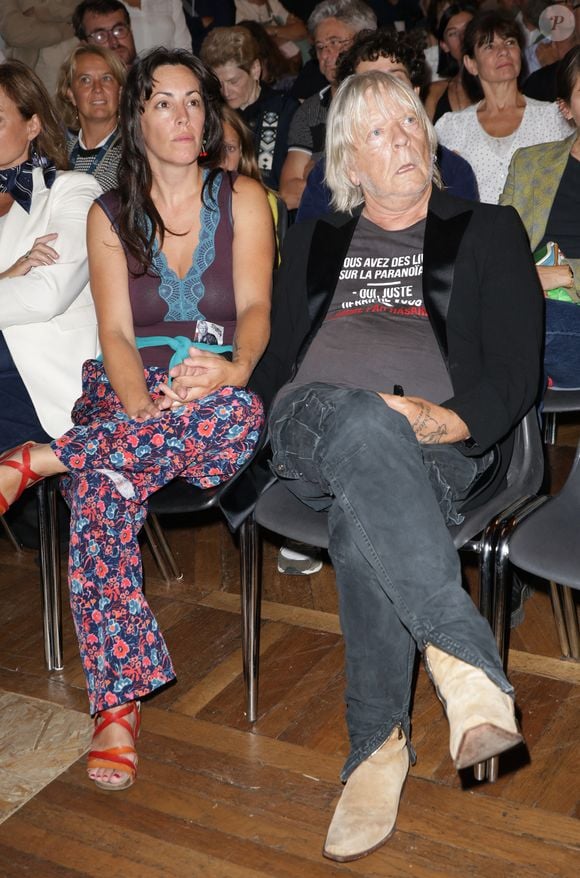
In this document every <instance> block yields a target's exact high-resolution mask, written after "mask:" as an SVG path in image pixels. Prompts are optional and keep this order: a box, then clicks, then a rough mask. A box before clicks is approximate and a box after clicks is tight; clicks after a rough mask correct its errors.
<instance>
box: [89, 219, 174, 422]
mask: <svg viewBox="0 0 580 878" xmlns="http://www.w3.org/2000/svg"><path fill="white" fill-rule="evenodd" d="M87 248H88V253H89V273H90V282H91V291H92V294H93V299H94V302H95V310H96V312H97V322H98V325H99V339H100V342H101V347H102V350H103V363H104V366H105V369H106V372H107V375H108V378H109V381H110V382H111V385H112V387H113V388H114V390H115V392H116V393H117V396H118V397H119V399H120V400H121V404H122V406H123V408H124V409H125V412H126V413H127V414H128V415H129V417H130V418H134V419H135V420H144V419H147V418H153V417H157V416H159V413H160V412H159V406H158V405H157V404H156V403H154V402H153V400H152V398H151V396H150V394H149V391H148V390H147V385H146V384H145V377H144V374H143V363H142V361H141V357H140V355H139V351H138V350H137V346H136V344H135V331H134V328H133V314H132V312H131V303H130V300H129V272H128V269H127V261H126V258H125V253H124V251H123V248H122V246H121V242H120V240H119V237H118V235H117V234H116V232H115V231H114V229H113V228H112V227H111V221H110V220H109V218H108V217H107V215H106V214H105V213H104V211H103V210H102V208H101V207H100V206H99V205H98V204H94V205H93V206H92V207H91V209H90V211H89V216H88V223H87Z"/></svg>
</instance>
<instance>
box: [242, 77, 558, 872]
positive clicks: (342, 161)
mask: <svg viewBox="0 0 580 878" xmlns="http://www.w3.org/2000/svg"><path fill="white" fill-rule="evenodd" d="M435 147H436V140H435V135H434V131H433V128H432V126H431V124H430V122H429V120H428V118H427V116H426V114H425V111H424V110H423V107H422V106H421V103H420V101H419V100H418V98H417V96H416V95H415V94H414V93H413V92H412V90H411V89H409V88H408V87H407V86H406V85H405V84H404V83H403V82H401V81H400V80H398V79H397V78H396V77H394V76H391V75H389V74H386V73H382V72H378V71H372V72H368V73H361V74H359V75H357V76H352V77H350V78H348V79H347V80H345V81H344V82H343V83H342V85H341V86H340V87H339V89H338V91H337V93H336V95H335V97H334V99H333V103H332V106H331V108H330V113H329V117H328V125H327V141H326V153H327V181H328V183H329V186H330V189H331V190H332V193H333V200H334V206H335V208H337V209H338V210H339V211H341V213H337V214H335V215H332V216H330V217H325V218H324V219H322V220H318V221H312V222H307V223H304V224H299V225H296V226H294V227H293V228H292V229H290V231H289V233H288V235H287V238H286V243H285V249H284V254H283V259H282V267H281V270H280V276H279V283H278V289H277V291H276V295H275V296H274V313H273V320H272V336H271V341H270V345H269V347H268V349H267V351H266V353H265V355H264V357H263V359H262V361H261V363H260V364H259V366H258V369H257V370H256V372H255V373H254V375H253V377H252V387H253V389H255V390H256V391H257V392H259V393H260V394H261V396H262V398H263V399H264V400H265V402H266V404H268V403H269V402H270V400H271V399H272V397H273V396H274V395H275V400H274V403H273V406H272V410H271V413H270V421H269V423H270V438H271V444H272V451H273V459H272V469H273V471H274V472H275V473H276V475H277V476H278V477H279V478H280V480H281V481H282V482H283V483H284V484H285V485H286V487H287V488H288V489H289V490H291V491H292V492H293V493H294V494H296V495H297V496H298V497H299V498H300V499H301V500H302V501H303V502H304V503H306V504H307V505H309V506H312V507H314V508H317V509H327V510H328V522H329V539H330V542H329V553H330V557H331V560H332V563H333V565H334V568H335V572H336V582H337V589H338V596H339V612H340V621H341V627H342V631H343V634H344V640H345V650H346V678H347V690H346V705H347V709H346V718H347V725H348V731H349V737H350V745H351V749H350V754H349V756H348V759H347V761H346V764H345V766H344V769H343V773H342V780H343V781H344V782H345V783H346V785H345V787H344V790H343V793H342V796H341V798H340V801H339V803H338V805H337V808H336V811H335V814H334V817H333V819H332V822H331V825H330V828H329V831H328V835H327V838H326V842H325V845H324V854H325V856H327V857H329V858H330V859H334V860H338V861H349V860H354V859H357V858H358V857H361V856H364V855H365V854H368V853H370V852H371V851H373V850H375V849H376V848H377V847H379V846H380V845H381V844H383V843H384V842H385V841H386V839H387V838H388V837H389V835H390V834H391V833H392V832H393V830H394V826H395V819H396V815H397V809H398V804H399V797H400V795H401V790H402V787H403V783H404V780H405V778H406V776H407V772H408V767H409V761H410V760H411V761H413V760H414V758H415V756H414V751H413V748H412V746H411V743H410V717H409V710H410V703H411V690H412V679H413V667H414V662H415V657H416V654H417V650H419V651H420V652H421V653H423V656H424V659H425V664H426V667H427V670H428V672H429V674H430V676H431V678H432V680H433V682H434V684H435V687H436V690H437V693H438V695H439V697H440V698H441V700H442V702H443V704H444V706H445V710H446V713H447V717H448V720H449V725H450V753H451V757H452V759H453V761H454V763H455V765H456V767H457V768H465V767H467V766H470V765H473V764H475V763H477V762H480V761H483V760H485V759H487V758H489V757H491V756H493V755H496V754H497V753H500V752H502V751H504V750H506V749H509V748H511V747H513V746H515V745H516V744H518V743H520V742H521V740H522V737H521V734H520V732H519V730H518V727H517V725H516V721H515V717H514V700H513V699H514V693H513V689H512V687H511V685H510V683H509V682H508V680H507V679H506V677H505V675H504V672H503V668H502V664H501V661H500V658H499V655H498V653H497V649H496V646H495V641H494V638H493V635H492V633H491V630H490V628H489V626H488V624H487V622H486V621H485V620H484V619H483V618H482V616H481V615H480V614H479V612H478V610H477V609H476V607H475V605H474V604H473V602H472V600H471V598H470V597H469V595H468V594H467V593H466V592H465V591H464V590H463V588H462V586H461V571H460V564H459V559H458V555H457V552H456V550H455V548H454V546H453V542H452V540H451V537H450V535H449V532H448V529H447V527H446V525H447V524H451V523H458V522H460V521H461V519H462V510H465V509H468V508H470V506H477V505H479V504H480V503H482V502H483V501H484V500H485V499H486V498H487V497H489V496H492V495H493V494H494V493H495V492H496V491H497V490H498V488H499V486H501V485H502V483H503V482H504V479H505V473H506V468H507V466H508V463H509V459H510V455H511V450H512V445H513V430H514V427H515V426H516V424H517V423H518V421H520V419H521V418H522V417H523V416H524V415H525V413H526V412H527V410H528V409H529V408H530V407H531V406H532V405H533V404H534V401H535V399H536V396H537V393H538V390H539V382H540V362H541V359H540V352H541V344H542V294H541V290H540V288H539V284H538V280H537V275H536V272H535V268H534V265H533V262H532V259H531V257H530V252H529V246H528V243H527V239H526V235H525V232H524V229H523V227H522V224H521V222H520V220H519V218H518V216H517V214H516V212H515V211H514V210H506V209H505V208H501V207H497V206H494V205H488V204H477V203H474V202H468V201H464V200H462V199H458V198H455V197H453V196H451V195H448V194H447V193H445V192H444V191H441V189H440V188H439V185H438V180H437V174H436V172H435V171H434V165H433V153H434V152H435ZM280 387H281V389H279V388H280Z"/></svg>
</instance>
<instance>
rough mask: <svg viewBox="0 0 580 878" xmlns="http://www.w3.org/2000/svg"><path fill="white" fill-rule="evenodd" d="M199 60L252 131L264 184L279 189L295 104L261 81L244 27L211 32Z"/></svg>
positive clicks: (254, 49)
mask: <svg viewBox="0 0 580 878" xmlns="http://www.w3.org/2000/svg"><path fill="white" fill-rule="evenodd" d="M201 58H202V60H203V62H204V63H205V64H207V65H208V67H210V68H211V69H212V70H213V72H214V73H215V75H216V76H217V78H218V79H219V81H220V86H221V90H222V95H223V97H224V99H225V100H226V102H227V104H228V106H230V107H231V108H232V110H238V111H239V113H240V115H241V117H242V119H243V120H244V122H245V123H246V125H247V126H248V127H249V128H250V129H251V130H252V132H253V134H254V147H255V150H256V157H257V159H258V167H259V169H260V173H261V174H262V179H263V181H264V183H265V185H266V186H269V187H270V189H278V186H279V185H280V172H281V170H282V165H283V163H284V158H285V156H286V150H287V143H288V129H289V127H290V120H291V119H292V116H293V115H294V111H295V110H296V107H297V106H298V103H297V101H295V100H294V99H293V98H291V97H289V96H288V95H286V94H284V93H283V92H277V91H274V90H273V89H271V88H270V87H269V86H268V85H266V84H265V83H264V82H262V80H261V73H262V65H261V64H260V58H259V49H258V45H257V43H256V41H255V40H254V38H253V36H252V35H251V33H250V32H249V31H248V30H246V28H245V27H239V26H236V27H217V28H215V30H212V31H211V32H210V33H209V34H208V36H207V37H206V39H205V40H204V43H203V46H202V47H201Z"/></svg>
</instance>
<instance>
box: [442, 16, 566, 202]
mask: <svg viewBox="0 0 580 878" xmlns="http://www.w3.org/2000/svg"><path fill="white" fill-rule="evenodd" d="M522 47H523V36H522V31H521V28H520V26H519V24H518V23H517V22H516V21H514V20H513V19H511V18H509V17H507V16H505V15H504V14H503V13H499V12H483V13H479V14H478V15H476V17H475V18H473V19H472V20H471V21H470V22H469V24H468V25H467V27H466V29H465V34H464V38H463V52H464V61H463V63H464V71H463V77H464V83H465V87H466V90H467V91H468V93H472V94H473V96H474V98H475V99H476V100H477V101H478V102H477V103H476V104H474V105H473V106H471V107H467V109H465V110H461V111H460V112H459V113H446V114H445V115H444V116H442V117H441V118H440V119H439V121H438V122H437V124H436V125H435V130H436V132H437V136H438V138H439V142H440V143H442V144H443V145H444V146H447V147H448V148H449V149H452V150H454V152H457V153H459V155H461V156H463V158H465V159H467V160H468V161H469V163H470V165H471V167H472V168H473V170H474V171H475V176H476V177H477V184H478V186H479V195H480V198H481V200H482V201H487V202H489V203H491V204H496V203H497V201H498V199H499V196H500V194H501V191H502V189H503V187H504V183H505V180H506V177H507V172H508V168H509V163H510V161H511V157H512V156H513V154H514V152H515V151H516V149H520V148H521V147H522V146H532V145H533V144H535V143H545V142H547V141H549V140H562V139H564V138H565V137H567V136H569V134H570V132H571V128H570V125H569V124H568V123H567V122H566V120H565V119H564V118H563V117H562V115H561V114H560V111H559V110H558V107H557V105H556V104H545V103H540V102H539V101H535V100H533V99H532V98H526V97H524V95H523V94H522V93H521V91H520V88H519V81H520V77H521V73H522Z"/></svg>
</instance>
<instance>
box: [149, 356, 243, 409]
mask: <svg viewBox="0 0 580 878" xmlns="http://www.w3.org/2000/svg"><path fill="white" fill-rule="evenodd" d="M169 374H170V376H171V378H172V383H171V387H169V385H168V384H160V385H159V390H160V391H161V393H162V394H163V396H162V397H161V398H160V399H159V400H158V404H159V408H160V409H162V410H167V409H172V408H178V407H179V406H182V405H185V404H186V403H188V402H193V401H194V400H196V399H201V398H202V397H204V396H208V394H210V393H212V392H213V391H214V390H217V389H218V388H220V387H225V386H226V385H229V386H232V387H244V386H245V385H246V383H247V381H248V378H249V375H248V372H247V369H245V367H244V366H243V365H242V364H240V363H233V362H231V361H230V360H226V358H225V357H223V356H221V355H220V354H214V353H212V352H211V351H204V350H200V349H199V348H195V347H192V348H190V349H189V356H187V357H186V358H185V359H184V360H183V362H181V363H180V364H179V365H178V366H174V367H173V368H172V369H170V370H169Z"/></svg>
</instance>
